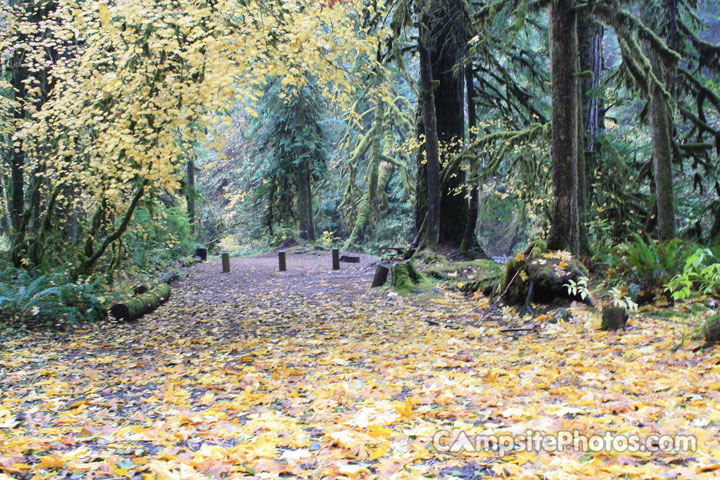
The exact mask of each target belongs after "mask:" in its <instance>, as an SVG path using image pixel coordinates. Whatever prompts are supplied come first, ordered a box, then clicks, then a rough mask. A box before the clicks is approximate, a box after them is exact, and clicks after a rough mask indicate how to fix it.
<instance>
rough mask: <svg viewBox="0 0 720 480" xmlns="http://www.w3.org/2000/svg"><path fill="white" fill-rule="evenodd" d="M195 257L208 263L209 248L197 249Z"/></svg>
mask: <svg viewBox="0 0 720 480" xmlns="http://www.w3.org/2000/svg"><path fill="white" fill-rule="evenodd" d="M193 256H194V257H198V258H199V259H200V260H202V261H203V262H206V261H207V248H203V247H200V248H196V249H195V255H193Z"/></svg>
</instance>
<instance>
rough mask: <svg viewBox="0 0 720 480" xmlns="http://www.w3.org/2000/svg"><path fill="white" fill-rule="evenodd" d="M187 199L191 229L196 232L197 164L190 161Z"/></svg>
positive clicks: (187, 166)
mask: <svg viewBox="0 0 720 480" xmlns="http://www.w3.org/2000/svg"><path fill="white" fill-rule="evenodd" d="M186 172H187V173H186V175H187V179H186V184H185V198H186V200H187V214H188V219H189V220H190V228H192V232H193V233H194V232H195V162H194V161H193V160H192V159H188V161H187V165H186Z"/></svg>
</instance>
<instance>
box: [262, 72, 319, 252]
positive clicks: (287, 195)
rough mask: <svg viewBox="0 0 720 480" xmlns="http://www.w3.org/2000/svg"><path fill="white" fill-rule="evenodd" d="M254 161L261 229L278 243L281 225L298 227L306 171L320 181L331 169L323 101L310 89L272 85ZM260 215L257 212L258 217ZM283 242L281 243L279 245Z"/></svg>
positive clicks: (266, 96)
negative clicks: (298, 204)
mask: <svg viewBox="0 0 720 480" xmlns="http://www.w3.org/2000/svg"><path fill="white" fill-rule="evenodd" d="M254 135H255V136H256V137H257V145H256V153H257V155H256V157H255V162H254V165H253V167H252V172H251V177H252V182H253V183H254V184H256V185H257V187H256V188H255V195H256V198H257V200H259V201H260V202H261V203H262V207H260V208H262V210H263V213H262V217H263V225H264V227H265V228H266V229H267V231H268V233H269V234H270V236H271V237H273V238H272V239H271V244H272V243H275V240H276V239H277V238H278V232H276V231H275V227H276V226H277V225H279V226H281V227H289V226H291V225H292V226H294V225H295V220H296V219H297V215H298V212H297V211H296V209H295V208H294V206H295V198H296V194H297V190H298V182H299V181H302V180H301V178H300V177H301V175H302V171H303V168H305V167H307V168H309V169H310V176H311V179H312V180H314V181H316V182H317V181H320V180H321V178H322V174H323V172H324V171H325V170H326V168H327V156H328V153H327V145H326V138H325V132H324V130H323V126H322V108H321V101H320V98H319V96H318V94H317V92H316V91H315V90H314V88H313V87H312V86H305V87H301V88H298V87H286V86H283V84H282V83H281V82H278V81H275V82H272V83H271V84H270V86H269V87H268V90H267V92H266V94H265V97H264V104H263V107H262V109H261V111H260V117H259V118H258V121H257V124H256V131H255V132H254ZM256 213H257V212H256ZM280 241H282V239H281V240H280Z"/></svg>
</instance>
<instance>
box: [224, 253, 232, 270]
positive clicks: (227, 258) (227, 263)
mask: <svg viewBox="0 0 720 480" xmlns="http://www.w3.org/2000/svg"><path fill="white" fill-rule="evenodd" d="M222 266H223V273H229V272H230V254H229V253H227V252H223V254H222Z"/></svg>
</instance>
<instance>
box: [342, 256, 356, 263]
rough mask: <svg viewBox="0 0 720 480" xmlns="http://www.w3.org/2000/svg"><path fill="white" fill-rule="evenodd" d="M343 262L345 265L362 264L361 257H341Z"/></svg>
mask: <svg viewBox="0 0 720 480" xmlns="http://www.w3.org/2000/svg"><path fill="white" fill-rule="evenodd" d="M340 261H341V262H345V263H360V257H353V256H350V255H343V256H341V257H340Z"/></svg>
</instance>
